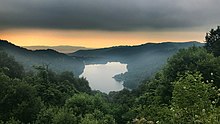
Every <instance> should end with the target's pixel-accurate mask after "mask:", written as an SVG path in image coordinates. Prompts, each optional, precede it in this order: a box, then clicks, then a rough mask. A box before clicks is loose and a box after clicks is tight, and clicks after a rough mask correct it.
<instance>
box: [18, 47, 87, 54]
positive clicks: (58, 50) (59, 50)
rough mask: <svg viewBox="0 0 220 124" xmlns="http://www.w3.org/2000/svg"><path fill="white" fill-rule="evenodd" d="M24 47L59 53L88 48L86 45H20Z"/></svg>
mask: <svg viewBox="0 0 220 124" xmlns="http://www.w3.org/2000/svg"><path fill="white" fill-rule="evenodd" d="M22 47H24V48H27V49H29V50H46V49H52V50H55V51H57V52H60V53H65V54H67V53H72V52H75V51H78V50H88V49H90V48H86V47H80V46H22Z"/></svg>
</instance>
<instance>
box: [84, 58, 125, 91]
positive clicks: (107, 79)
mask: <svg viewBox="0 0 220 124" xmlns="http://www.w3.org/2000/svg"><path fill="white" fill-rule="evenodd" d="M125 72H127V64H122V63H120V62H108V63H107V64H91V65H85V69H84V71H83V73H82V74H81V75H80V77H85V78H86V79H87V80H88V81H89V86H90V87H91V88H92V89H93V90H100V91H101V92H105V93H109V92H110V91H119V90H122V89H123V88H124V86H123V82H118V81H116V80H115V79H114V78H113V77H114V76H115V75H118V74H121V73H125Z"/></svg>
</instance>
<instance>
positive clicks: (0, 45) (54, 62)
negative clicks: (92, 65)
mask: <svg viewBox="0 0 220 124" xmlns="http://www.w3.org/2000/svg"><path fill="white" fill-rule="evenodd" d="M0 49H2V50H4V51H5V52H6V53H8V54H9V55H10V56H13V57H14V58H15V60H16V61H18V62H19V63H21V64H22V65H23V66H24V68H25V69H26V70H31V69H32V66H34V65H35V66H39V65H48V66H49V68H50V69H52V70H54V71H57V72H63V71H71V72H74V74H75V75H79V74H81V73H82V71H83V69H84V64H83V62H82V61H81V60H78V59H75V58H73V57H69V56H67V55H66V54H63V53H59V52H57V51H54V50H51V49H47V50H36V51H32V50H27V49H25V48H22V47H19V46H16V45H14V44H12V43H10V42H8V41H6V40H0Z"/></svg>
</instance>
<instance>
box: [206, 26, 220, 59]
mask: <svg viewBox="0 0 220 124" xmlns="http://www.w3.org/2000/svg"><path fill="white" fill-rule="evenodd" d="M205 42H206V44H205V48H206V49H207V50H208V51H209V52H212V53H213V54H214V55H215V56H220V26H218V27H217V29H211V31H210V32H209V33H207V34H206V37H205Z"/></svg>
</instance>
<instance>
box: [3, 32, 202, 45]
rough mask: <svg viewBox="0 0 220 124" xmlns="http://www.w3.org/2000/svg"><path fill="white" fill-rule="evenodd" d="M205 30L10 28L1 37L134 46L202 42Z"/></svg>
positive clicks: (18, 40)
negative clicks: (149, 30) (130, 30)
mask: <svg viewBox="0 0 220 124" xmlns="http://www.w3.org/2000/svg"><path fill="white" fill-rule="evenodd" d="M204 34H205V32H178V31H177V32H174V31H173V32H172V31H170V32H143V31H142V32H140V31H139V32H135V31H132V32H119V31H115V32H114V31H113V32H111V31H89V30H86V31H81V30H70V31H64V30H42V29H19V30H16V29H13V30H6V31H3V32H1V37H0V38H1V39H7V40H9V41H10V42H12V43H14V44H16V45H20V46H34V45H42V46H44V45H47V46H58V45H70V46H84V47H89V48H101V47H110V46H119V45H138V44H143V43H148V42H154V43H158V42H170V41H173V42H186V41H200V42H202V41H203V37H204Z"/></svg>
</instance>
